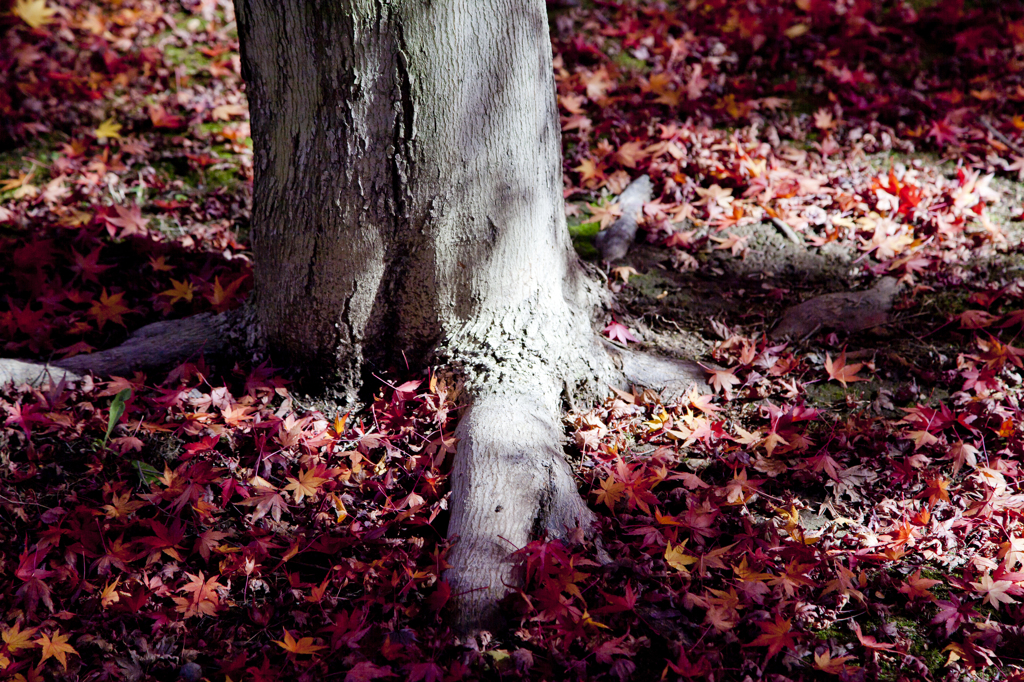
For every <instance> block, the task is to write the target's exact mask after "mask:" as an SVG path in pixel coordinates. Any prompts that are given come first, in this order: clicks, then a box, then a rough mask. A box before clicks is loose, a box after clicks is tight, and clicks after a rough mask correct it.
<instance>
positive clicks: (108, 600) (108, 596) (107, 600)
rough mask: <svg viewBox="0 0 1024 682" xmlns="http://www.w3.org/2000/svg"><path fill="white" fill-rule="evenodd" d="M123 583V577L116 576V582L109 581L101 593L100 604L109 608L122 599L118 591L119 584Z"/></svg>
mask: <svg viewBox="0 0 1024 682" xmlns="http://www.w3.org/2000/svg"><path fill="white" fill-rule="evenodd" d="M120 583H121V578H115V579H114V582H112V583H107V585H106V587H104V588H103V591H102V592H101V593H100V606H102V607H103V608H107V607H108V606H110V605H111V604H113V603H115V602H118V601H121V595H119V594H118V593H117V586H118V585H119V584H120Z"/></svg>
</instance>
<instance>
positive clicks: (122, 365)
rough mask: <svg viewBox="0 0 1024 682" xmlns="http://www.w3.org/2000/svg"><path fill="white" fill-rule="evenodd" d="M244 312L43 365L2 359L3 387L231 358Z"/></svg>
mask: <svg viewBox="0 0 1024 682" xmlns="http://www.w3.org/2000/svg"><path fill="white" fill-rule="evenodd" d="M244 316H245V312H244V309H239V310H233V311H230V312H227V313H221V314H219V315H214V314H213V313H202V314H199V315H195V316H193V317H187V318H185V319H181V320H167V321H163V322H155V323H153V324H150V325H146V326H145V327H142V328H141V329H138V330H137V331H135V332H134V333H133V334H132V335H131V336H129V337H128V339H127V340H126V341H125V342H124V343H122V344H121V345H120V346H117V347H116V348H110V349H108V350H103V351H99V352H97V353H90V354H85V355H76V356H74V357H72V358H67V359H65V360H58V361H57V362H53V363H49V364H43V363H37V362H27V361H24V360H11V359H0V386H4V385H7V384H15V385H18V384H23V383H24V384H30V385H32V386H39V385H41V384H43V383H46V382H47V381H61V380H62V379H63V380H66V381H75V380H78V379H81V378H82V376H84V375H86V374H89V373H92V374H95V375H97V376H115V375H124V374H129V373H131V372H134V371H136V370H147V369H153V368H156V367H169V366H172V365H175V364H178V363H181V362H184V361H185V360H188V359H189V358H191V357H195V356H197V355H199V354H204V355H205V356H206V357H213V356H222V355H225V354H227V353H228V352H229V351H230V350H231V349H233V348H234V347H235V346H236V345H239V342H240V341H241V340H242V337H241V334H240V333H239V330H241V329H243V328H244V324H243V318H244Z"/></svg>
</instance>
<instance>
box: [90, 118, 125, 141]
mask: <svg viewBox="0 0 1024 682" xmlns="http://www.w3.org/2000/svg"><path fill="white" fill-rule="evenodd" d="M93 133H95V134H96V139H98V140H106V139H108V138H109V139H118V140H119V139H121V124H120V123H118V122H117V121H115V120H114V119H112V118H108V119H107V120H106V121H104V122H103V123H101V124H100V125H99V127H97V128H96V130H94V131H93Z"/></svg>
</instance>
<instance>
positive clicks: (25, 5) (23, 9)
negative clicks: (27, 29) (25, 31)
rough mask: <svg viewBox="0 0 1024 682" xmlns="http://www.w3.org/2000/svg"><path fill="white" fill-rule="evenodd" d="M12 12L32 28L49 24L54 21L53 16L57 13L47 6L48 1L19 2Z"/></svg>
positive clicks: (25, 0)
mask: <svg viewBox="0 0 1024 682" xmlns="http://www.w3.org/2000/svg"><path fill="white" fill-rule="evenodd" d="M11 11H12V12H14V15H15V16H16V17H19V18H21V20H22V21H24V22H25V23H26V24H28V25H29V26H31V27H32V28H39V27H40V26H45V25H46V24H49V23H50V22H51V21H53V18H52V17H53V15H54V14H56V13H57V11H56V10H54V9H51V8H49V7H47V6H46V0H18V2H16V3H15V4H14V9H12V10H11Z"/></svg>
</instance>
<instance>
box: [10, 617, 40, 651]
mask: <svg viewBox="0 0 1024 682" xmlns="http://www.w3.org/2000/svg"><path fill="white" fill-rule="evenodd" d="M38 629H39V628H29V629H27V630H22V629H21V623H15V624H14V627H13V628H7V629H6V630H4V632H3V635H2V636H3V639H4V644H6V645H7V650H8V651H10V652H11V653H15V652H17V651H18V650H19V649H31V648H32V647H34V646H36V643H35V642H33V641H32V640H30V639H29V637H31V636H32V635H34V634H36V630H38Z"/></svg>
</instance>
